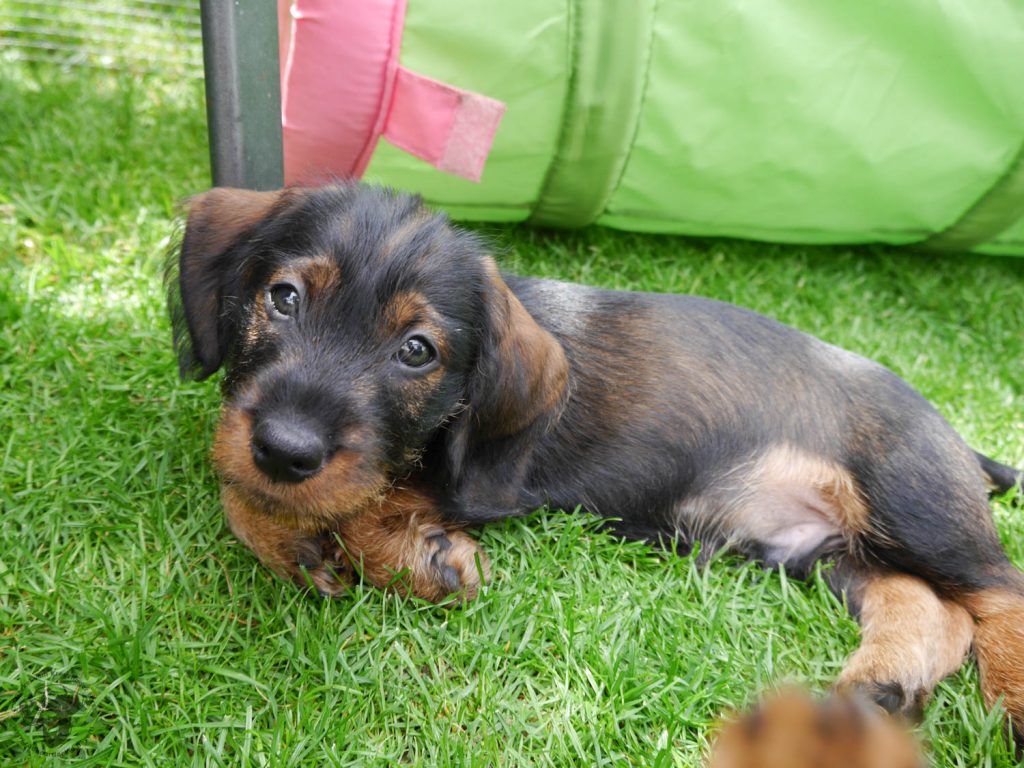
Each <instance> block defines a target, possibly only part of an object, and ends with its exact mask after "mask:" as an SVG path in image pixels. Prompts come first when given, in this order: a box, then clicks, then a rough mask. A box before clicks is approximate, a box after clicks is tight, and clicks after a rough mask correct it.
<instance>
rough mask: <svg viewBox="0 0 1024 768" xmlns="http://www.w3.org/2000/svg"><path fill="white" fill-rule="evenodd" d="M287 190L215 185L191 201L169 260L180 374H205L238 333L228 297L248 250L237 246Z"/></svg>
mask: <svg viewBox="0 0 1024 768" xmlns="http://www.w3.org/2000/svg"><path fill="white" fill-rule="evenodd" d="M286 193H287V190H279V191H275V192H252V191H250V190H246V189H229V188H226V187H216V188H214V189H211V190H210V191H209V192H204V193H202V194H199V195H196V196H195V197H192V198H190V199H189V200H188V202H187V203H186V205H187V206H188V220H187V223H186V224H185V234H184V236H183V237H182V239H181V250H180V253H178V255H177V258H176V259H174V258H173V257H174V254H172V259H173V261H172V262H171V263H170V264H169V265H168V269H167V274H166V281H167V283H168V307H169V309H170V312H171V319H172V322H173V325H174V345H175V347H176V349H177V351H178V368H179V371H180V373H181V376H182V378H188V377H190V376H194V377H195V378H197V379H205V378H206V377H208V376H209V375H211V374H212V373H214V372H215V371H216V370H217V369H218V368H220V366H221V364H222V363H223V362H224V357H225V355H226V354H227V350H228V348H229V345H230V341H231V338H232V336H233V335H234V323H233V320H232V318H231V317H230V314H231V313H230V312H229V311H228V310H230V308H231V307H230V300H231V299H233V298H236V297H237V296H238V293H239V290H240V287H241V272H240V269H241V261H242V257H243V254H244V251H243V250H242V249H240V248H235V247H233V246H235V245H236V244H237V243H238V242H239V241H240V240H241V239H242V236H243V235H245V233H247V232H248V231H249V230H251V229H252V228H253V226H255V225H256V224H257V223H258V222H259V221H261V220H262V219H263V218H265V217H266V216H267V215H268V214H269V212H270V211H271V209H272V208H273V207H274V206H275V205H276V204H277V202H278V201H279V200H280V199H281V197H282V196H283V195H284V194H286Z"/></svg>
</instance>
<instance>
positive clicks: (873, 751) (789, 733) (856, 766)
mask: <svg viewBox="0 0 1024 768" xmlns="http://www.w3.org/2000/svg"><path fill="white" fill-rule="evenodd" d="M925 765H926V763H925V761H924V758H923V756H922V754H921V750H920V748H919V745H918V743H917V741H916V739H915V738H914V737H913V736H912V735H911V734H910V732H909V731H908V730H907V729H906V728H905V727H903V725H902V724H900V723H898V722H896V721H895V720H894V719H893V718H890V717H886V716H885V715H884V714H883V713H882V712H881V711H880V710H878V709H877V708H875V707H872V706H870V705H868V704H865V703H864V702H862V701H858V700H857V699H855V698H847V697H844V696H832V697H830V698H828V699H825V700H824V701H815V700H814V699H812V698H811V697H810V696H809V695H807V694H806V693H804V692H802V691H797V690H788V691H781V692H778V693H775V694H773V695H771V696H769V697H767V698H766V699H765V701H764V702H762V703H761V704H760V705H759V706H758V707H757V708H755V709H754V710H753V711H752V712H750V713H747V714H745V715H742V716H739V717H731V718H728V719H726V720H725V721H724V722H723V723H722V725H721V726H720V728H719V731H718V733H717V735H716V736H715V740H714V742H713V745H712V748H711V755H710V757H709V759H708V762H707V766H708V768H924V766H925Z"/></svg>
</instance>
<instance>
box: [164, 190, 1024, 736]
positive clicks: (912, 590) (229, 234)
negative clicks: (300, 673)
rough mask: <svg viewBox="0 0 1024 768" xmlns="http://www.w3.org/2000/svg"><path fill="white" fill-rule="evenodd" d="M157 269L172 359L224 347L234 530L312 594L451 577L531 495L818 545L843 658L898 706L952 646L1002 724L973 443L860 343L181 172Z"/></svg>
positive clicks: (752, 542) (457, 584) (783, 552)
mask: <svg viewBox="0 0 1024 768" xmlns="http://www.w3.org/2000/svg"><path fill="white" fill-rule="evenodd" d="M176 261H177V263H176V265H175V266H174V268H172V270H171V273H170V275H169V278H170V279H169V282H170V294H171V305H172V314H173V315H174V318H175V325H176V328H177V333H176V341H177V347H178V352H179V359H180V364H181V371H182V373H183V375H187V374H192V375H195V376H197V377H199V378H205V377H207V376H209V375H211V374H212V373H214V372H215V371H216V370H218V369H219V368H221V367H222V366H223V367H224V368H225V369H226V375H225V377H224V380H223V394H224V406H223V413H222V416H221V419H220V424H219V427H218V429H217V435H216V439H215V445H214V449H213V457H214V463H215V465H216V468H217V470H218V472H219V475H220V478H221V481H222V497H223V502H224V508H225V510H226V514H227V519H228V522H229V524H230V526H231V529H232V530H233V531H234V533H235V534H236V535H237V536H238V538H240V539H241V540H242V541H243V542H244V543H245V544H246V545H248V546H249V547H250V548H251V549H252V550H253V552H254V553H255V554H256V556H257V557H258V558H259V559H260V560H261V561H263V562H264V563H266V564H267V565H268V566H269V567H270V568H271V569H273V570H274V571H275V572H277V573H278V574H280V575H282V576H285V577H288V578H291V579H293V580H295V581H297V582H298V583H299V584H312V585H313V586H315V588H316V589H318V590H319V591H320V592H322V593H324V594H328V595H332V594H335V593H337V592H339V591H341V590H343V589H344V587H345V585H346V584H347V583H349V582H350V581H351V579H352V576H353V572H354V570H356V569H358V570H361V572H362V575H363V578H365V579H366V580H367V581H369V582H371V583H373V584H377V585H381V586H388V585H391V586H394V587H395V588H397V589H400V590H403V591H406V592H411V593H412V594H415V595H418V596H420V597H424V598H426V599H429V600H435V601H441V600H444V599H446V598H448V597H449V596H450V595H451V594H452V593H453V592H459V591H461V593H462V594H463V596H464V597H465V598H471V597H472V596H473V594H474V593H475V591H476V590H477V588H478V587H479V585H480V583H481V582H482V581H483V580H486V578H487V575H488V564H487V559H486V557H485V556H484V555H483V553H482V552H480V550H479V548H478V547H477V545H476V543H475V542H474V541H473V540H472V539H471V538H470V537H469V536H468V535H467V534H466V533H465V532H464V531H463V527H464V526H465V525H468V524H479V523H484V522H487V521H489V520H499V519H501V518H505V517H508V516H510V515H521V514H524V513H526V512H528V511H530V510H533V509H535V508H537V507H539V506H542V505H548V506H550V507H553V508H561V509H575V508H576V507H581V508H582V509H584V510H586V511H589V512H592V513H594V514H598V515H606V516H610V517H613V518H615V520H616V522H615V523H614V526H615V527H616V529H617V530H618V531H619V532H621V533H622V534H623V535H626V536H631V537H639V538H643V539H648V540H652V541H673V542H678V543H680V544H681V545H686V544H691V543H693V542H695V541H698V540H699V541H701V542H702V544H703V548H704V550H705V551H712V550H716V549H719V548H721V547H731V548H732V549H733V550H735V551H738V552H740V553H746V554H748V555H750V556H752V557H756V558H758V559H760V560H762V561H763V562H764V563H766V564H768V565H770V566H775V565H780V564H784V565H785V567H786V569H787V571H789V572H790V573H806V572H807V571H808V570H809V569H810V568H811V566H812V565H813V564H814V563H815V562H817V561H827V562H830V563H832V564H833V565H832V567H831V570H830V574H831V579H832V581H833V586H834V588H835V589H836V590H837V591H839V592H842V593H844V594H845V595H846V598H847V600H848V602H849V604H850V605H851V606H852V608H853V610H854V611H855V612H856V615H857V616H858V618H859V620H860V624H861V627H862V645H861V647H860V648H859V650H857V651H856V653H854V654H853V656H852V657H851V658H850V660H849V662H848V664H847V665H846V668H845V670H844V671H843V673H842V675H841V676H840V678H839V681H838V687H839V688H840V689H841V690H847V691H857V692H860V693H861V694H863V695H866V696H867V697H869V698H870V699H871V700H873V701H875V702H877V703H878V704H880V705H881V706H882V707H884V708H885V709H887V710H889V711H891V712H901V713H910V714H912V713H914V712H916V711H919V710H920V708H921V706H922V704H923V702H924V700H925V699H926V697H927V696H928V694H929V692H930V691H931V690H932V688H933V687H934V686H935V685H936V683H938V681H939V680H941V679H942V678H943V677H945V676H947V675H949V674H950V673H952V672H954V671H956V670H957V669H958V668H959V667H960V666H961V664H962V663H963V662H964V659H965V656H966V654H967V652H968V649H969V648H970V647H971V646H972V643H973V646H974V649H975V652H976V654H977V658H978V662H979V666H980V668H981V674H982V685H983V687H984V692H985V695H986V698H987V700H988V701H989V703H990V704H994V703H995V702H996V701H997V700H998V699H999V698H1000V697H1002V702H1003V705H1004V706H1005V707H1006V708H1007V710H1008V711H1009V713H1010V714H1011V716H1012V722H1013V726H1014V728H1015V729H1016V735H1017V737H1018V739H1020V738H1021V737H1024V575H1022V574H1021V572H1019V571H1018V570H1017V569H1016V568H1015V567H1014V566H1013V565H1012V564H1011V563H1010V562H1009V560H1008V559H1007V557H1006V555H1005V553H1004V551H1003V549H1002V547H1001V545H1000V542H999V538H998V536H997V534H996V529H995V525H994V524H993V521H992V516H991V512H990V509H989V507H988V503H987V497H986V485H987V486H988V487H989V489H995V490H999V491H1005V490H1007V489H1009V488H1010V487H1011V486H1012V485H1013V484H1014V483H1015V482H1017V481H1018V479H1019V473H1018V472H1017V471H1016V470H1014V469H1011V468H1010V467H1007V466H1004V465H1002V464H999V463H997V462H995V461H993V460H992V459H989V458H987V457H985V456H981V455H980V454H977V453H975V452H973V451H972V450H970V449H969V448H968V447H967V446H966V445H965V444H964V442H963V440H962V439H961V438H960V437H959V436H958V435H957V434H956V432H954V431H953V429H952V428H951V427H950V426H949V424H947V423H946V421H945V420H944V419H943V418H942V417H941V416H940V415H939V414H938V413H937V412H936V411H935V409H934V408H933V407H932V406H931V405H929V404H928V402H926V401H925V400H924V398H922V397H921V396H920V395H918V394H917V393H915V392H914V391H913V390H912V389H911V388H910V387H909V386H908V385H907V384H905V383H904V382H903V381H901V380H900V379H899V378H898V377H896V376H895V375H894V374H893V373H891V372H890V371H888V370H886V369H885V368H883V367H882V366H880V365H877V364H876V363H873V362H870V361H868V360H865V359H864V358H861V357H859V356H857V355H855V354H851V353H849V352H846V351H843V350H841V349H838V348H836V347H833V346H831V345H829V344H826V343H824V342H821V341H819V340H817V339H814V338H812V337H810V336H807V335H805V334H803V333H800V332H798V331H796V330H794V329H792V328H788V327H786V326H784V325H782V324H780V323H778V322H775V321H773V320H770V319H768V318H766V317H762V316H760V315H757V314H755V313H753V312H750V311H747V310H744V309H740V308H738V307H735V306H731V305H728V304H723V303H720V302H717V301H712V300H709V299H703V298H697V297H693V296H671V295H657V294H641V293H625V292H617V291H607V290H600V289H597V288H590V287H585V286H580V285H572V284H567V283H561V282H555V281H551V280H539V279H532V278H521V277H514V276H512V275H506V274H502V273H501V272H499V270H498V268H497V267H496V266H495V263H494V261H493V260H492V259H491V258H490V257H489V256H488V255H487V252H486V248H485V246H484V244H483V243H482V242H481V240H480V239H479V238H477V237H476V236H474V235H473V234H471V233H467V232H462V231H460V230H458V229H456V228H454V227H452V226H451V225H450V224H449V223H448V221H447V220H446V218H445V217H444V216H442V215H439V214H436V213H432V212H431V211H429V210H427V209H426V208H424V207H423V206H422V204H421V203H420V201H419V200H418V199H417V198H413V197H409V196H404V195H399V194H394V193H391V192H388V191H385V190H381V189H376V188H371V187H367V186H360V185H356V184H340V185H335V186H330V187H326V188H323V189H317V190H311V189H287V190H283V191H279V192H246V191H241V190H231V189H214V190H211V191H210V192H207V193H205V194H202V195H199V196H197V197H195V198H193V199H192V200H191V202H190V205H189V212H188V221H187V224H186V228H185V232H184V236H183V239H182V242H181V246H180V254H179V257H178V259H177V260H176Z"/></svg>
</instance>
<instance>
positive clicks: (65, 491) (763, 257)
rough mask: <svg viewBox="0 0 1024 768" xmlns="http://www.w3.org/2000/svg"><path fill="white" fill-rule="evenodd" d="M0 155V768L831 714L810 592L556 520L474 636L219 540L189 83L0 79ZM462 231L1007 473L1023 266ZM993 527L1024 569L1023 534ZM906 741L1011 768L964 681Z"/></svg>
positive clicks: (480, 746) (641, 732) (939, 759)
mask: <svg viewBox="0 0 1024 768" xmlns="http://www.w3.org/2000/svg"><path fill="white" fill-rule="evenodd" d="M0 147H2V152H0V258H2V262H3V263H2V266H0V457H2V458H0V764H4V765H32V766H34V765H59V764H64V763H71V762H76V761H77V762H76V764H82V765H104V766H106V765H154V766H164V765H192V764H196V765H213V766H220V765H223V766H237V765H275V766H276V765H281V766H284V765H288V766H292V765H294V766H310V765H313V766H320V765H327V766H334V765H396V764H397V765H422V766H434V765H477V766H525V765H551V766H556V765H558V766H576V765H642V766H683V765H686V766H689V765H698V764H699V763H700V761H701V758H702V755H703V753H704V751H705V749H706V746H707V743H708V738H709V736H710V734H711V732H712V728H713V725H714V722H715V719H716V717H717V716H718V715H719V714H720V713H721V712H722V711H723V710H724V709H726V708H729V707H736V706H742V705H744V704H746V703H749V702H750V701H752V700H753V699H754V698H755V697H756V695H757V692H758V691H759V690H761V689H763V688H765V687H767V686H771V685H772V684H775V683H778V682H783V681H797V682H800V683H803V684H806V685H808V686H810V687H812V688H813V689H816V690H825V689H826V688H827V687H828V685H829V684H830V682H831V681H832V680H833V679H834V678H835V676H836V675H837V673H838V672H839V670H840V668H841V666H842V663H843V660H844V658H845V657H846V656H847V654H849V653H850V652H851V650H852V649H853V648H854V647H855V646H856V643H857V628H856V625H855V623H854V622H853V621H852V620H851V619H850V618H849V617H848V616H847V615H846V613H845V611H844V609H843V606H842V604H841V603H840V602H838V601H837V600H836V599H835V598H834V597H833V596H832V595H831V594H830V593H829V591H828V590H827V589H826V588H825V586H824V584H823V582H822V581H821V580H820V579H818V578H815V579H811V580H810V581H809V582H808V583H800V582H794V581H791V580H788V579H787V578H786V577H785V574H781V573H766V572H764V571H762V570H761V569H759V568H758V567H756V566H754V565H750V564H742V563H738V562H736V561H735V560H733V559H730V558H719V559H716V560H715V561H713V562H712V563H711V564H710V565H708V566H706V567H704V566H698V565H697V564H695V563H694V562H693V560H692V559H690V558H682V557H675V556H673V555H666V554H664V553H661V552H658V551H656V550H653V549H651V548H649V547H647V546H644V545H640V544H635V543H624V542H621V541H619V540H617V539H615V538H613V537H611V536H610V535H608V534H606V533H604V532H602V531H601V530H600V528H599V526H598V525H596V524H595V522H594V521H593V520H589V519H586V518H583V517H580V516H572V515H563V514H557V513H547V514H545V513H538V514H536V515H534V516H532V517H530V518H527V519H524V520H517V521H513V522H508V523H505V524H501V525H494V526H491V527H488V528H486V529H485V530H483V531H482V532H481V534H480V536H481V538H482V540H483V542H484V544H485V546H486V548H487V550H488V551H489V553H490V556H491V559H492V563H493V566H494V582H493V585H492V586H491V587H490V588H488V589H487V590H486V591H485V592H484V594H483V595H482V596H481V597H480V598H479V599H478V600H477V601H476V602H474V603H473V604H472V605H470V606H469V607H467V608H465V609H463V610H453V611H444V610H440V609H437V608H434V607H432V606H429V605H425V604H422V603H418V602H416V601H413V600H407V599H401V598H399V597H396V596H394V595H388V594H383V593H380V592H378V591H375V590H373V589H370V588H363V587H356V588H355V589H353V590H352V592H351V594H350V595H348V596H346V597H344V598H343V599H340V600H336V601H320V600H317V599H312V598H310V597H306V596H303V595H300V594H299V593H298V592H297V591H296V590H295V589H293V588H292V587H290V586H289V585H286V584H283V583H281V582H279V581H277V580H276V579H275V578H274V577H273V576H271V575H270V574H269V573H268V572H267V571H265V570H264V569H263V568H261V567H260V566H259V565H257V563H256V562H255V561H254V559H253V557H252V556H251V555H250V554H249V552H248V551H247V550H246V549H245V548H244V547H242V546H240V545H239V544H237V543H236V542H235V541H233V540H232V538H231V536H230V535H229V534H228V533H227V532H226V530H225V528H224V525H223V523H222V519H221V512H220V509H219V505H218V499H217V484H216V480H215V478H214V476H213V474H212V472H211V468H210V464H209V460H208V455H207V452H208V446H209V444H210V438H211V432H212V428H213V425H214V420H215V418H216V414H217V403H218V393H217V387H216V384H215V383H211V382H206V383H200V384H196V383H185V384H183V383H180V382H179V381H178V380H177V378H176V366H175V361H174V359H173V356H172V353H171V349H170V332H169V328H168V323H167V320H166V318H165V316H164V307H163V288H162V285H161V275H160V270H161V264H162V260H163V255H164V252H165V250H166V248H167V246H168V242H169V239H170V238H171V237H172V233H173V230H174V220H175V201H176V200H178V199H180V198H181V197H183V196H185V195H187V194H189V193H191V192H195V191H198V190H201V189H202V188H204V187H205V186H206V185H207V184H208V178H209V176H208V174H209V170H208V164H207V147H206V138H205V120H204V109H203V101H202V85H201V83H200V82H199V81H198V80H195V79H188V78H178V79H170V78H165V79H161V78H160V77H159V76H156V75H151V76H145V77H142V78H135V79H133V78H131V77H129V76H127V75H123V74H121V75H119V74H112V73H107V72H103V71H100V70H86V69H74V70H67V71H62V70H59V69H56V68H53V67H50V66H40V67H38V68H33V67H31V66H29V65H26V64H23V63H21V64H19V63H13V62H10V61H8V62H5V63H0ZM483 229H484V231H485V232H487V234H488V235H489V236H491V237H492V238H493V240H494V241H495V243H496V244H497V247H498V248H499V249H500V250H501V252H502V253H503V254H504V256H503V263H504V265H505V266H506V267H508V268H510V269H513V270H516V271H520V272H523V273H529V274H536V275H545V276H551V277H558V278H565V279H570V280H578V281H582V282H587V283H593V284H597V285H603V286H609V287H616V288H630V289H641V290H652V291H679V292H690V293H699V294H702V295H706V296H712V297H715V298H719V299H725V300H728V301H733V302H736V303H739V304H742V305H744V306H747V307H751V308H753V309H756V310H758V311H761V312H764V313H767V314H770V315H772V316H774V317H776V318H779V319H780V320H783V321H785V322H788V323H790V324H792V325H795V326H797V327H799V328H801V329H803V330H806V331H809V332H811V333H814V334H817V335H819V336H821V337H822V338H824V339H826V340H828V341H830V342H833V343H835V344H839V345H841V346H845V347H847V348H850V349H852V350H855V351H857V352H860V353H862V354H864V355H867V356H869V357H873V358H875V359H878V360H880V361H881V362H883V363H884V364H886V365H888V366H889V367H891V368H893V369H894V370H896V371H897V372H898V373H900V374H901V375H902V376H904V377H905V378H906V379H907V380H909V381H910V382H911V383H912V384H913V385H914V386H915V387H917V388H918V389H919V390H920V391H921V392H923V393H924V394H925V395H926V396H927V397H929V398H930V399H931V400H932V401H933V402H934V403H935V404H936V405H937V406H938V408H939V409H940V410H941V411H942V413H943V414H945V416H946V417H947V418H948V419H949V420H950V421H951V422H952V423H953V424H954V425H955V426H956V428H957V429H959V430H960V432H961V433H962V434H963V435H965V437H966V438H967V439H968V440H969V442H970V443H971V444H972V445H973V446H974V447H976V448H978V449H980V450H982V451H984V452H986V453H989V454H991V455H993V456H996V457H998V458H1000V459H1001V460H1003V461H1006V462H1010V463H1014V464H1016V465H1018V466H1020V465H1024V334H1022V329H1024V260H1014V259H999V258H983V257H978V256H949V257H943V258H936V257H931V256H925V255H919V254H914V253H912V252H909V251H899V250H895V249H886V248H857V249H853V248H808V247H782V246H772V245H763V244H755V243H746V242H735V241H720V240H682V239H674V238H667V237H653V236H641V235H632V234H622V233H615V232H611V231H606V230H599V229H590V230H585V231H582V232H573V233H549V232H537V231H531V230H528V229H525V228H516V227H484V228H483ZM994 511H995V515H996V518H997V521H998V524H999V528H1000V531H1001V533H1002V535H1003V537H1004V541H1005V542H1006V544H1007V546H1008V548H1009V549H1010V552H1011V554H1012V556H1013V558H1014V560H1015V562H1016V563H1017V564H1018V565H1024V512H1022V511H1021V509H1019V508H1017V509H1013V508H1011V506H1010V505H1009V504H1008V503H1006V502H1005V501H1004V502H997V503H996V504H995V505H994ZM921 734H922V736H923V738H924V739H926V740H927V741H928V743H929V744H930V745H931V749H932V751H933V755H934V763H935V764H936V765H942V766H980V765H988V766H1010V765H1013V764H1015V763H1014V760H1013V759H1012V757H1011V754H1010V752H1009V750H1008V747H1007V746H1006V743H1005V741H1004V739H1003V736H1002V731H1001V727H1000V723H999V716H998V714H995V715H992V714H989V713H986V710H985V708H984V706H983V704H982V701H981V697H980V694H979V693H978V688H977V673H976V671H975V668H974V666H973V663H971V664H969V665H968V666H967V667H965V669H964V670H963V671H961V672H960V673H959V674H958V675H956V676H954V677H953V678H951V679H950V680H948V681H947V682H945V683H944V684H943V685H942V686H941V687H940V688H939V690H938V692H937V694H936V696H935V698H934V700H933V701H932V703H931V705H930V706H929V708H928V711H927V716H926V719H925V722H924V723H923V725H922V727H921Z"/></svg>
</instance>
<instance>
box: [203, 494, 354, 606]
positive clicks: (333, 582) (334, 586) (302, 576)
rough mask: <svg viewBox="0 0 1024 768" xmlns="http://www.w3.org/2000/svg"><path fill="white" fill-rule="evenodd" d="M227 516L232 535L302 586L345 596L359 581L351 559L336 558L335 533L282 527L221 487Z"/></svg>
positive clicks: (259, 557) (261, 560)
mask: <svg viewBox="0 0 1024 768" xmlns="http://www.w3.org/2000/svg"><path fill="white" fill-rule="evenodd" d="M221 499H222V501H223V504H224V515H225V517H226V518H227V521H228V526H229V527H230V528H231V532H232V533H234V534H235V536H237V537H238V539H239V540H240V541H241V542H242V543H243V544H245V545H246V546H247V547H248V548H249V549H251V550H252V552H253V554H255V555H256V557H257V558H258V559H259V561H260V562H261V563H263V564H264V565H265V566H267V567H268V568H270V570H272V571H273V572H274V573H276V574H277V575H278V576H280V577H281V578H283V579H288V580H289V581H293V582H294V583H296V584H298V585H299V586H300V587H308V586H310V584H312V586H313V588H315V589H316V590H317V592H319V593H320V594H321V595H322V596H324V597H334V596H336V595H338V594H340V593H342V592H343V591H344V590H345V588H346V587H348V586H350V585H351V584H352V583H353V582H354V581H355V572H354V571H353V569H352V564H351V563H350V562H349V560H348V559H347V558H344V557H342V558H336V554H337V545H336V542H335V539H334V536H333V535H332V534H331V533H328V532H323V533H309V532H306V531H301V530H299V529H297V528H294V527H290V526H287V525H284V524H282V523H281V522H280V521H279V520H277V519H275V518H274V517H273V516H272V515H268V514H266V513H264V512H260V511H259V510H257V509H254V508H253V507H252V505H251V504H249V503H247V502H246V500H245V498H244V497H243V496H242V495H241V494H239V493H238V491H236V490H235V489H234V488H233V487H232V486H230V485H223V486H221Z"/></svg>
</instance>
